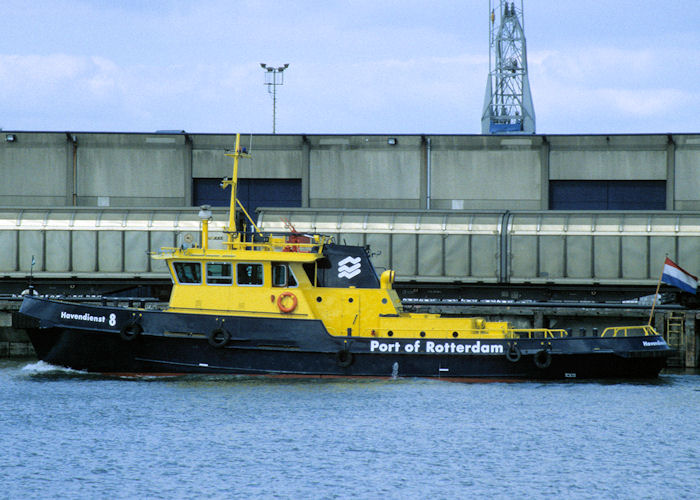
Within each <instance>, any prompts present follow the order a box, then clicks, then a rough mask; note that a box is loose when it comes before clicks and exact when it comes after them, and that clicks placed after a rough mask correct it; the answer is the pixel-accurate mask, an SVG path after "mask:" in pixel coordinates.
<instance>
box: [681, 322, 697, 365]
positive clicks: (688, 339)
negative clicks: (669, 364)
mask: <svg viewBox="0 0 700 500" xmlns="http://www.w3.org/2000/svg"><path fill="white" fill-rule="evenodd" d="M696 322H697V314H687V315H686V316H685V325H684V327H685V367H686V368H697V367H698V358H697V342H698V341H697V336H696V332H695V324H696Z"/></svg>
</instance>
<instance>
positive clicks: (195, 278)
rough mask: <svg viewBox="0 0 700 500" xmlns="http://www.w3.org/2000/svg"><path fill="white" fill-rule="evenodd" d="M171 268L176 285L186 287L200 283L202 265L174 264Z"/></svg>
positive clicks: (189, 263) (190, 263) (192, 263)
mask: <svg viewBox="0 0 700 500" xmlns="http://www.w3.org/2000/svg"><path fill="white" fill-rule="evenodd" d="M173 267H174V268H175V275H176V276H177V281H178V283H183V284H186V285H199V284H201V283H202V264H200V263H199V262H175V263H174V264H173Z"/></svg>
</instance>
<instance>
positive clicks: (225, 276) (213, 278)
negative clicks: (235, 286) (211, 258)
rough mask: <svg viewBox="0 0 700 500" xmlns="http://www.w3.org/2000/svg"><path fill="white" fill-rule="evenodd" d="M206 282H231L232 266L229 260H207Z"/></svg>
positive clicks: (227, 283)
mask: <svg viewBox="0 0 700 500" xmlns="http://www.w3.org/2000/svg"><path fill="white" fill-rule="evenodd" d="M207 283H208V284H210V285H230V284H231V283H233V266H232V265H231V263H230V262H207Z"/></svg>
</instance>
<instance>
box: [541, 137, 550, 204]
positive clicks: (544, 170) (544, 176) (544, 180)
mask: <svg viewBox="0 0 700 500" xmlns="http://www.w3.org/2000/svg"><path fill="white" fill-rule="evenodd" d="M549 151H550V145H549V141H548V140H547V136H546V135H543V136H542V146H541V147H540V166H541V167H540V186H541V188H540V189H541V190H540V210H549Z"/></svg>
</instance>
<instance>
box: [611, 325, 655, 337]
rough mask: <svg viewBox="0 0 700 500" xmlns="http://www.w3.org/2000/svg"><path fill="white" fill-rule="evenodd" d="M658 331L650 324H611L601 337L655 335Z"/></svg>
mask: <svg viewBox="0 0 700 500" xmlns="http://www.w3.org/2000/svg"><path fill="white" fill-rule="evenodd" d="M656 335H658V332H657V331H656V330H654V328H653V327H652V326H650V325H641V326H611V327H608V328H606V329H605V330H603V333H601V334H600V336H601V337H605V336H609V337H653V336H656Z"/></svg>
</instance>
